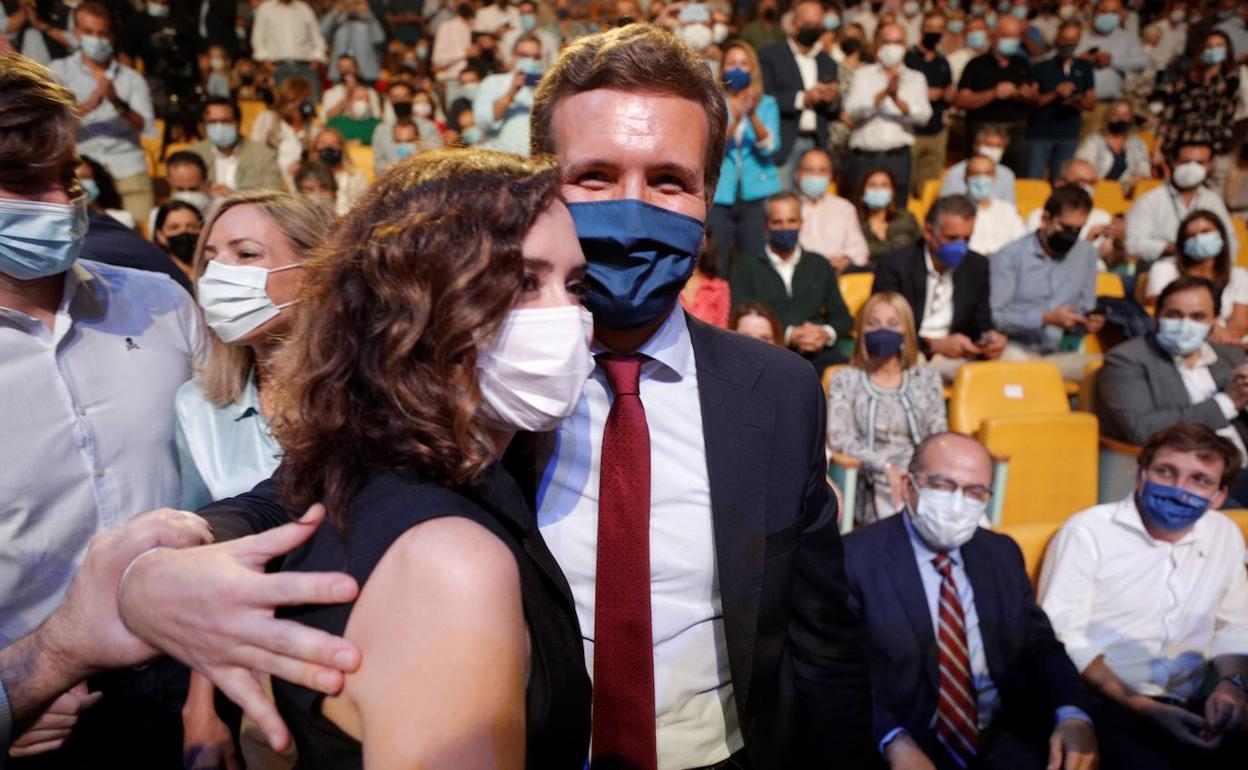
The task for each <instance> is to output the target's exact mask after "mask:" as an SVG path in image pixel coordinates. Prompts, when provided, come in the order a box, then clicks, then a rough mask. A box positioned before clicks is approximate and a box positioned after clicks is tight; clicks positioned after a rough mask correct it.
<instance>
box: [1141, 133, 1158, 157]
mask: <svg viewBox="0 0 1248 770" xmlns="http://www.w3.org/2000/svg"><path fill="white" fill-rule="evenodd" d="M1137 136H1139V137H1140V141H1141V142H1143V143H1144V146H1145V147H1146V148H1147V149H1148V154H1149V157H1152V154H1153V148H1154V147H1156V146H1157V134H1155V133H1153V132H1152V131H1141V132H1140V133H1139V134H1137Z"/></svg>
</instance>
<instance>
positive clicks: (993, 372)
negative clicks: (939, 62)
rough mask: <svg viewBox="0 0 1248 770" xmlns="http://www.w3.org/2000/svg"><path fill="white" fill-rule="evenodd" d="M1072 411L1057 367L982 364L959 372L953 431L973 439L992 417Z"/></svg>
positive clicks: (953, 402)
mask: <svg viewBox="0 0 1248 770" xmlns="http://www.w3.org/2000/svg"><path fill="white" fill-rule="evenodd" d="M1069 412H1070V402H1069V401H1068V400H1067V395H1066V386H1065V384H1063V382H1062V375H1061V373H1060V372H1059V371H1058V370H1057V367H1056V366H1053V365H1052V364H1046V363H1040V362H1035V363H1012V362H1004V361H980V362H976V363H971V364H967V365H965V366H963V367H962V368H961V369H959V370H958V376H957V378H956V379H955V380H954V382H953V396H952V398H951V399H950V401H949V429H950V430H953V431H957V432H958V433H966V434H969V435H972V436H973V435H975V434H977V433H979V429H980V424H981V423H982V422H983V421H984V420H985V419H987V418H989V417H1013V416H1023V415H1028V416H1030V415H1044V414H1067V413H1069Z"/></svg>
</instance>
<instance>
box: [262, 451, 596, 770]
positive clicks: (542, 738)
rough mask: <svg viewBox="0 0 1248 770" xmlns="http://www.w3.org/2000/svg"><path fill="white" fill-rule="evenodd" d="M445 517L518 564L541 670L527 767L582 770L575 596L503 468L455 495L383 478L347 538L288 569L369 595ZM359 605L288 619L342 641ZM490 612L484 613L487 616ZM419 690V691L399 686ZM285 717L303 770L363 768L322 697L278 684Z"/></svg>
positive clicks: (584, 701) (308, 551) (531, 690)
mask: <svg viewBox="0 0 1248 770" xmlns="http://www.w3.org/2000/svg"><path fill="white" fill-rule="evenodd" d="M442 516H462V517H464V518H466V519H469V520H471V521H474V522H476V523H477V524H480V525H481V526H483V527H485V528H486V529H488V530H489V531H490V532H492V533H494V534H495V535H496V536H497V537H498V538H499V539H500V540H502V541H503V542H504V543H505V544H506V545H507V547H508V548H510V549H511V552H512V554H513V555H514V556H515V558H516V563H517V565H518V566H519V570H520V590H521V597H522V600H523V603H524V616H525V620H526V621H527V623H528V626H529V637H530V639H531V645H530V646H531V647H532V660H531V663H530V670H529V682H528V690H527V693H526V721H527V728H528V729H527V733H528V737H527V752H526V767H528V768H533V769H536V768H541V770H562V769H563V768H567V769H568V770H581V769H582V768H584V767H585V760H586V757H587V756H588V755H589V731H590V730H589V726H590V721H589V719H590V684H589V676H588V674H587V673H586V671H585V667H584V660H585V657H584V648H583V647H582V643H581V633H580V627H579V624H578V623H577V619H576V609H575V605H574V603H573V600H572V594H571V591H570V590H569V588H568V585H567V581H566V580H565V578H564V576H563V573H562V572H561V571H560V570H559V567H558V565H557V564H556V563H555V560H554V557H553V556H551V554H550V551H549V550H548V549H547V548H546V544H545V542H543V541H542V538H541V535H540V534H539V532H538V530H537V522H536V517H535V516H534V515H533V513H532V512H531V510H530V509H529V507H528V505H526V503H525V500H524V497H523V495H522V494H521V491H520V488H519V487H518V486H517V484H516V482H515V480H514V479H513V478H512V477H511V476H510V475H509V474H508V473H507V471H505V470H504V469H503V468H502V467H501V466H498V465H495V466H493V467H492V468H490V469H489V470H488V471H486V473H485V474H484V476H483V477H482V478H481V480H480V481H479V482H478V483H477V484H474V485H472V486H471V487H463V488H459V489H448V488H447V487H444V486H440V485H437V484H432V483H426V482H422V481H420V480H419V479H416V478H412V477H410V476H404V475H400V474H397V473H393V472H383V471H378V472H374V473H373V474H371V475H370V477H369V478H368V480H367V481H366V482H365V484H364V486H363V487H362V488H361V489H360V491H359V492H358V493H357V494H356V495H355V497H354V498H352V501H351V506H350V524H349V525H348V526H349V530H348V532H347V533H346V537H345V538H343V537H340V536H339V534H338V531H337V530H336V529H335V528H334V527H333V526H332V525H331V524H329V523H328V522H325V523H323V524H322V525H321V527H320V529H319V530H317V532H316V534H314V535H313V536H312V538H311V539H310V540H308V542H307V543H305V544H304V545H303V546H301V547H300V548H299V549H297V550H295V551H294V552H292V553H291V554H290V555H289V556H287V557H286V560H285V562H284V563H283V566H282V568H283V569H284V570H294V571H300V572H320V571H326V570H335V571H342V572H346V573H348V574H350V575H351V576H352V577H354V578H355V579H356V580H357V581H359V584H360V586H361V588H363V586H364V584H365V583H366V582H367V581H368V577H369V575H370V574H372V571H373V568H374V567H376V566H377V562H378V561H380V560H381V557H382V556H383V555H384V554H385V553H386V550H387V549H388V548H389V547H390V545H391V544H392V543H393V542H394V541H395V540H396V539H398V538H399V536H401V535H402V534H403V533H404V532H406V531H407V530H408V529H410V528H412V527H414V526H416V525H417V524H420V523H422V522H425V521H429V520H430V519H435V518H439V517H442ZM353 607H354V604H353V603H352V604H339V605H330V606H304V607H294V608H290V609H286V610H282V611H281V612H280V613H279V614H280V615H281V616H282V617H286V618H290V619H292V620H296V621H298V622H300V623H304V624H306V625H309V626H312V627H314V628H319V629H322V630H324V631H328V632H329V633H331V634H335V635H338V636H341V635H342V633H343V631H344V630H345V629H346V627H347V619H348V618H349V617H350V615H351V610H352V608H353ZM481 609H482V610H484V608H481ZM394 686H395V687H396V688H397V687H420V686H421V683H420V682H397V681H396V682H395V683H394ZM273 691H274V695H275V696H276V699H277V705H278V709H279V710H280V711H281V713H282V716H283V717H284V718H285V719H286V724H287V725H288V726H289V727H290V730H291V734H292V735H293V736H294V739H295V743H296V745H297V747H298V750H299V762H298V764H297V765H296V767H297V768H300V770H343V769H344V768H362V767H363V764H364V763H363V755H362V747H361V746H360V743H359V741H357V740H355V739H354V738H352V737H351V736H349V735H347V734H346V733H344V732H343V731H342V730H340V729H338V727H337V726H335V725H334V724H333V723H332V722H330V721H329V720H328V719H326V718H325V717H324V716H323V715H322V714H321V702H322V698H323V697H324V696H322V695H321V694H320V693H317V692H315V691H312V690H308V689H305V688H303V687H299V686H297V685H295V684H292V683H290V682H287V681H284V680H281V679H278V678H276V677H275V678H274V679H273Z"/></svg>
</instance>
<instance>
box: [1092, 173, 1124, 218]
mask: <svg viewBox="0 0 1248 770" xmlns="http://www.w3.org/2000/svg"><path fill="white" fill-rule="evenodd" d="M1092 205H1093V206H1095V207H1097V208H1098V209H1104V210H1105V211H1107V212H1109V213H1110V215H1111V216H1117V215H1118V214H1125V213H1127V209H1129V208H1131V203H1130V202H1129V201H1128V200H1127V196H1126V195H1125V194H1124V193H1123V192H1122V185H1121V184H1119V183H1118V182H1115V181H1114V180H1112V179H1102V180H1100V181H1098V182H1097V183H1096V187H1094V188H1093V189H1092Z"/></svg>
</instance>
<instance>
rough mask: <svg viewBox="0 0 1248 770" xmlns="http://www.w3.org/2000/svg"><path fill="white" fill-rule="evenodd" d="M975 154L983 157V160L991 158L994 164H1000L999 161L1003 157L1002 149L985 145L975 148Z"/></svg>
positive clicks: (1003, 151)
mask: <svg viewBox="0 0 1248 770" xmlns="http://www.w3.org/2000/svg"><path fill="white" fill-rule="evenodd" d="M975 152H977V153H979V154H980V155H983V156H984V157H985V158H992V160H993V161H994V162H996V163H1000V162H1001V159H1002V158H1004V157H1005V148H1004V147H989V146H988V145H986V144H981V145H980V146H978V147H976V148H975Z"/></svg>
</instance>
